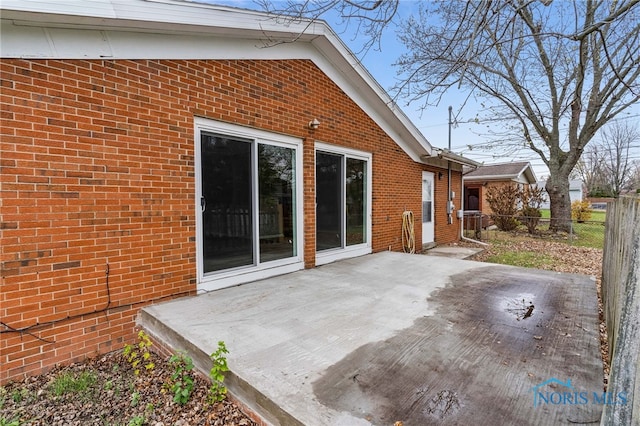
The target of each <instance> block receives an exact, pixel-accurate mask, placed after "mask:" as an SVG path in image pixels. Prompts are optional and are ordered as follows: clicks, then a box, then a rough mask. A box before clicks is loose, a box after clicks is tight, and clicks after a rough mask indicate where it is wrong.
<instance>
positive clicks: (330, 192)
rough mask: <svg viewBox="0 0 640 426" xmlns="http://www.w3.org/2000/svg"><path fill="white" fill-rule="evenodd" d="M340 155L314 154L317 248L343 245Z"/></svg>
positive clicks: (324, 248) (323, 248)
mask: <svg viewBox="0 0 640 426" xmlns="http://www.w3.org/2000/svg"><path fill="white" fill-rule="evenodd" d="M343 176H344V173H343V171H342V156H340V155H334V154H328V153H326V152H317V153H316V250H318V251H320V250H327V249H332V248H337V247H342V218H343V208H342V206H343V201H342V187H343V181H344V180H343V179H344V178H343Z"/></svg>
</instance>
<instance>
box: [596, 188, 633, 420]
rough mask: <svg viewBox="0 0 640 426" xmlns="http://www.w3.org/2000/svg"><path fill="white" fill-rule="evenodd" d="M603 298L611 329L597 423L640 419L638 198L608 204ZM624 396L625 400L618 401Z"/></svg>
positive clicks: (608, 325) (606, 316)
mask: <svg viewBox="0 0 640 426" xmlns="http://www.w3.org/2000/svg"><path fill="white" fill-rule="evenodd" d="M605 232H606V234H605V243H604V254H603V266H602V299H603V304H604V314H605V320H606V324H607V332H608V334H609V357H610V359H611V374H610V376H609V388H608V389H607V393H608V394H609V395H614V396H619V395H623V396H624V397H625V398H624V401H622V400H621V399H620V398H616V400H617V401H618V403H617V404H607V405H605V407H604V410H603V413H602V420H601V425H611V426H613V425H616V426H617V425H640V283H639V281H640V198H639V197H620V198H618V199H617V200H616V201H614V202H612V203H609V205H608V206H607V220H606V231H605ZM622 402H624V403H622Z"/></svg>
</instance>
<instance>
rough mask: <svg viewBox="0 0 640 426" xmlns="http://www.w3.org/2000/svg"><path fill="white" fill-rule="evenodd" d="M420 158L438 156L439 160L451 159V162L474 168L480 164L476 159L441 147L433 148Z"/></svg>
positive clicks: (426, 158)
mask: <svg viewBox="0 0 640 426" xmlns="http://www.w3.org/2000/svg"><path fill="white" fill-rule="evenodd" d="M420 158H421V159H423V160H428V159H429V158H439V159H441V160H447V161H451V162H452V163H458V164H462V165H465V166H471V167H474V168H478V167H480V166H482V163H478V162H477V161H474V160H472V159H470V158H467V157H464V156H462V155H460V154H456V153H454V152H452V151H450V150H448V149H443V148H433V152H432V154H431V155H422V156H421V157H420Z"/></svg>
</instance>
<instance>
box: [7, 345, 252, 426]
mask: <svg viewBox="0 0 640 426" xmlns="http://www.w3.org/2000/svg"><path fill="white" fill-rule="evenodd" d="M153 361H154V363H155V368H154V369H153V370H152V371H151V372H149V373H145V372H142V373H140V375H139V376H137V377H136V376H135V375H134V373H133V370H132V368H131V366H130V365H129V364H128V363H127V362H126V361H125V360H124V359H123V358H122V355H121V352H120V351H118V352H113V353H111V354H108V355H106V356H103V357H100V358H94V359H90V360H88V361H86V362H83V363H77V364H72V365H70V366H67V367H58V368H56V369H54V370H52V371H51V372H49V373H48V374H44V375H40V376H36V377H30V378H27V379H25V380H24V381H21V382H13V383H10V384H8V385H6V386H4V387H2V388H0V424H1V425H16V426H18V425H47V426H49V425H51V426H56V425H60V426H62V425H65V426H72V425H78V426H85V425H101V426H103V425H111V426H116V425H123V426H142V425H151V426H170V425H172V426H173V425H175V426H194V425H229V426H249V425H255V424H256V423H254V422H253V421H252V420H251V419H250V418H249V417H247V416H246V415H245V414H244V413H243V412H242V411H241V410H240V409H239V408H238V406H237V405H235V404H233V403H232V402H229V401H224V402H222V403H217V404H214V405H211V404H208V403H207V402H205V401H206V400H207V393H208V390H209V384H208V382H207V381H206V380H205V379H204V378H203V377H199V376H196V377H195V378H194V381H195V383H194V388H193V391H192V394H191V397H190V398H189V401H188V403H186V404H184V405H180V404H178V403H175V402H173V400H172V398H173V394H172V393H171V392H170V390H169V389H168V387H167V385H166V384H167V383H168V382H169V378H170V376H171V374H172V373H173V372H174V371H175V369H174V368H173V367H172V366H170V365H169V364H168V363H167V361H166V360H165V359H162V358H161V357H160V356H157V355H156V356H154V358H153ZM63 377H72V378H75V379H76V383H84V384H86V385H87V386H86V387H84V386H82V388H80V386H74V385H72V384H71V383H70V382H66V385H65V384H64V383H63V381H62V379H61V378H63ZM56 386H57V389H56ZM61 389H64V390H66V391H65V392H64V393H62V394H59V393H60V391H61ZM12 421H15V423H12Z"/></svg>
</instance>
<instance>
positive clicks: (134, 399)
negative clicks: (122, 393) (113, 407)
mask: <svg viewBox="0 0 640 426" xmlns="http://www.w3.org/2000/svg"><path fill="white" fill-rule="evenodd" d="M139 403H140V392H134V393H132V394H131V406H132V407H135V406H137V405H138V404H139Z"/></svg>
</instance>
